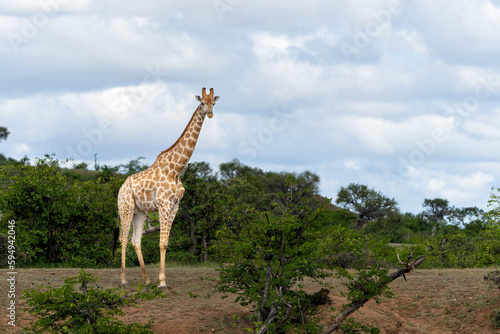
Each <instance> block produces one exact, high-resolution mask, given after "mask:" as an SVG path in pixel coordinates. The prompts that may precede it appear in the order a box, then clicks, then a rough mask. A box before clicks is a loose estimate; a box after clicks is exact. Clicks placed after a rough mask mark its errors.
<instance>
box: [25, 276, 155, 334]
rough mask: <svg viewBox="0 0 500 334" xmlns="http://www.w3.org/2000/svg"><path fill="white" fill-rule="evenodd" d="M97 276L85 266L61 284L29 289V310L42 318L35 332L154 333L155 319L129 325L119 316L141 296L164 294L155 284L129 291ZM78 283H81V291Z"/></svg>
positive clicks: (145, 298)
mask: <svg viewBox="0 0 500 334" xmlns="http://www.w3.org/2000/svg"><path fill="white" fill-rule="evenodd" d="M97 280H98V279H97V277H96V276H94V275H92V274H89V273H86V272H85V271H83V270H81V271H80V272H79V274H78V276H77V277H70V278H66V279H64V285H63V286H61V287H59V288H55V287H43V286H42V287H41V288H37V289H28V290H25V291H24V293H23V298H24V299H25V300H26V304H27V306H28V307H27V308H26V309H25V310H27V311H28V313H30V314H32V315H35V316H37V317H38V318H39V319H38V320H36V321H34V322H32V323H31V327H30V328H29V329H31V330H32V331H33V332H35V333H44V332H47V331H49V332H51V333H110V334H111V333H131V334H132V333H134V334H140V333H153V331H152V330H151V326H152V320H150V321H149V322H148V323H147V324H146V325H142V324H138V323H133V324H129V325H126V324H124V323H123V322H122V321H121V320H119V319H118V318H117V317H122V316H124V315H125V313H124V312H123V310H122V308H123V307H124V306H129V305H135V304H136V303H137V301H138V300H151V299H153V298H157V297H164V295H162V294H161V292H160V291H159V290H158V288H157V287H156V285H155V284H150V285H149V286H147V287H146V288H144V287H143V286H138V288H137V292H136V293H134V294H132V295H126V294H125V293H124V292H123V290H118V289H103V288H102V287H100V286H99V285H98V284H97V283H96V282H97ZM76 285H80V287H79V289H78V290H80V291H77V290H76V289H75V286H76Z"/></svg>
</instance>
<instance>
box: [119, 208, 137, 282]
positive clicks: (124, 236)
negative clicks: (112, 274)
mask: <svg viewBox="0 0 500 334" xmlns="http://www.w3.org/2000/svg"><path fill="white" fill-rule="evenodd" d="M133 215H134V212H133V211H131V212H130V213H122V212H120V224H121V236H120V243H121V245H122V273H121V279H122V284H121V285H126V284H127V276H126V275H125V264H126V261H127V243H128V233H129V231H130V223H131V222H132V217H133Z"/></svg>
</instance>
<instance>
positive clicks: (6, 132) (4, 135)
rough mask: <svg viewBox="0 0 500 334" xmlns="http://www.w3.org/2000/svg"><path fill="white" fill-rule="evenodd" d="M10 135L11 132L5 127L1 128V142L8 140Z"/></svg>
mask: <svg viewBox="0 0 500 334" xmlns="http://www.w3.org/2000/svg"><path fill="white" fill-rule="evenodd" d="M9 135H10V132H9V130H7V128H6V127H5V126H0V141H2V140H7V137H8V136H9Z"/></svg>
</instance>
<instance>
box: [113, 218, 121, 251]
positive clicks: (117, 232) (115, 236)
mask: <svg viewBox="0 0 500 334" xmlns="http://www.w3.org/2000/svg"><path fill="white" fill-rule="evenodd" d="M119 236H120V219H119V218H118V225H117V226H116V227H115V229H114V231H113V244H112V245H111V250H112V251H113V258H114V257H115V251H116V247H117V246H118V237H119Z"/></svg>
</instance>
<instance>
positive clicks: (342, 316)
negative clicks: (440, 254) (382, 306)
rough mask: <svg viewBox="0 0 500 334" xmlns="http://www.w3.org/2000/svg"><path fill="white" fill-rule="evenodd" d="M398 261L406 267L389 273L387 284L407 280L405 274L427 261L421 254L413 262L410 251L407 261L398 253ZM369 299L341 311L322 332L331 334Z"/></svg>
mask: <svg viewBox="0 0 500 334" xmlns="http://www.w3.org/2000/svg"><path fill="white" fill-rule="evenodd" d="M398 261H399V263H401V264H402V265H404V266H405V267H404V268H401V269H399V270H398V271H395V272H393V273H391V274H389V275H387V277H388V278H389V280H387V282H386V283H385V285H387V284H389V283H390V282H392V281H394V280H395V279H397V278H399V277H401V276H403V278H404V279H405V280H406V277H405V274H407V273H409V272H411V271H412V270H413V269H415V268H417V267H418V266H419V265H420V264H422V262H424V261H425V256H422V255H421V256H419V257H417V259H416V260H415V262H413V254H411V253H410V255H409V256H408V260H407V261H406V263H405V262H403V261H401V260H400V259H399V254H398ZM369 300H370V298H366V297H365V298H363V299H361V300H359V301H357V302H355V303H353V304H352V305H351V306H349V307H348V308H347V309H345V310H344V311H343V312H342V313H340V314H339V315H338V316H337V318H335V320H334V321H333V322H332V323H331V324H329V325H328V326H326V327H325V328H323V331H322V332H321V334H329V333H332V332H333V331H335V330H337V329H339V326H340V325H341V324H342V322H343V321H344V320H345V319H347V318H348V317H349V316H350V315H351V314H353V313H354V312H356V311H357V310H359V309H360V308H361V307H363V305H365V304H366V302H367V301H369Z"/></svg>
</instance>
